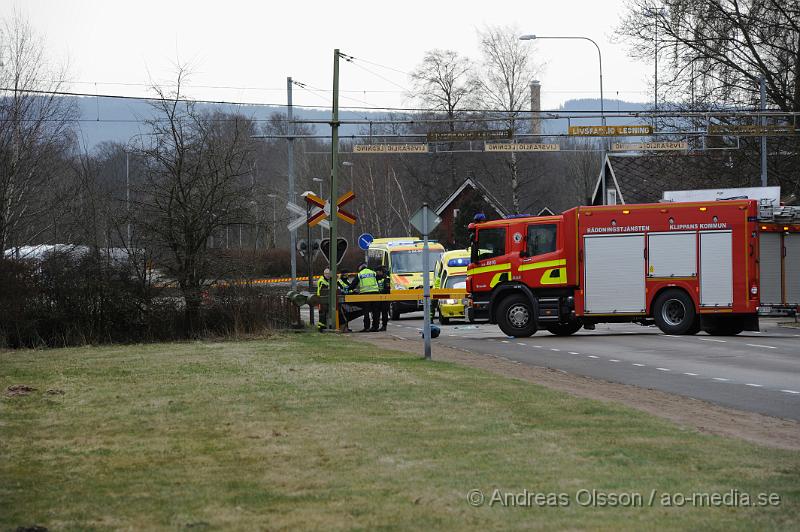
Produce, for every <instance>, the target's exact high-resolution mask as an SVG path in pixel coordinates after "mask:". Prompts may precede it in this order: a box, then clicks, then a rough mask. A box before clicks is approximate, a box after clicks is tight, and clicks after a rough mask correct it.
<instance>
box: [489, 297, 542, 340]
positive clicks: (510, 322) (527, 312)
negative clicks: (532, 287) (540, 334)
mask: <svg viewBox="0 0 800 532" xmlns="http://www.w3.org/2000/svg"><path fill="white" fill-rule="evenodd" d="M497 325H499V326H500V330H501V331H503V332H504V333H506V334H507V335H508V336H514V337H517V338H526V337H528V336H533V335H534V334H536V316H535V315H534V310H533V305H531V302H530V300H529V299H528V298H527V297H525V296H524V295H522V294H512V295H510V296H508V297H506V298H505V299H503V300H502V301H500V305H499V306H498V307H497Z"/></svg>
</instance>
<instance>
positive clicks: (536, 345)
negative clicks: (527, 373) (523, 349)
mask: <svg viewBox="0 0 800 532" xmlns="http://www.w3.org/2000/svg"><path fill="white" fill-rule="evenodd" d="M533 347H538V348H539V349H541V348H542V346H540V345H535V346H533Z"/></svg>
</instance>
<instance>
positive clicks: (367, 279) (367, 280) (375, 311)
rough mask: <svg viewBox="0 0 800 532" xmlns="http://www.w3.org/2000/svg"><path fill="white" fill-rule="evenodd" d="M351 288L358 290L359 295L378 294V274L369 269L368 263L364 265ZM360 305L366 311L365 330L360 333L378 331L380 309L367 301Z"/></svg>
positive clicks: (360, 267)
mask: <svg viewBox="0 0 800 532" xmlns="http://www.w3.org/2000/svg"><path fill="white" fill-rule="evenodd" d="M350 288H351V289H352V290H353V291H356V290H357V291H358V293H359V294H378V293H379V292H380V287H379V286H378V274H377V273H376V272H375V270H372V269H370V268H369V267H367V264H366V263H362V264H361V265H360V266H359V267H358V275H356V277H355V278H354V279H353V283H352V284H351V285H350ZM360 305H361V308H363V309H364V328H363V329H362V330H361V331H359V332H368V331H377V330H378V326H379V324H378V318H379V313H380V307H379V306H378V305H377V303H374V302H372V301H365V302H363V303H360Z"/></svg>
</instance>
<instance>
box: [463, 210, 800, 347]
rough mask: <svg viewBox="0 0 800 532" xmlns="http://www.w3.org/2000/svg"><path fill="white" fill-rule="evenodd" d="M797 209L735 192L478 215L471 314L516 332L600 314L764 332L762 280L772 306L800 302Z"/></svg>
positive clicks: (604, 318) (597, 319) (569, 327)
mask: <svg viewBox="0 0 800 532" xmlns="http://www.w3.org/2000/svg"><path fill="white" fill-rule="evenodd" d="M789 215H790V218H791V222H792V223H789V222H786V221H781V220H780V219H776V218H775V217H774V216H773V217H772V219H767V218H764V217H762V216H760V213H759V204H758V202H757V201H756V200H733V201H711V202H691V203H655V204H641V205H614V206H597V207H576V208H574V209H570V210H568V211H565V212H564V213H563V214H561V215H558V216H523V217H512V218H506V219H502V220H493V221H489V222H477V223H473V224H470V226H469V227H470V232H471V238H472V246H471V249H472V257H471V264H470V266H469V269H468V271H467V275H468V277H467V299H466V300H465V304H466V306H467V308H468V316H469V317H471V318H488V319H489V321H490V322H491V323H497V324H498V325H499V326H500V328H501V329H502V330H503V332H504V333H506V334H507V335H509V336H515V337H525V336H530V335H532V334H534V333H535V332H536V331H537V330H538V329H540V328H544V329H546V330H548V331H550V332H551V333H553V334H556V335H569V334H573V333H575V332H576V331H578V330H579V329H580V328H581V327H584V328H587V329H593V328H594V326H595V324H597V323H603V322H606V323H607V322H638V323H641V324H651V323H653V322H655V324H656V325H657V326H658V327H659V328H660V329H661V330H662V331H663V332H665V333H667V334H695V333H697V332H699V331H700V330H705V331H706V332H708V333H709V334H713V335H733V334H738V333H740V332H741V331H744V330H748V331H755V330H758V312H759V307H760V306H761V305H762V298H761V295H762V289H766V291H767V292H769V294H768V296H769V297H768V299H770V300H771V301H767V300H765V301H764V304H767V303H770V304H771V306H772V307H781V308H784V309H787V310H793V311H796V309H797V307H798V305H800V217H797V216H796V213H794V212H790V213H789ZM795 218H798V219H795ZM765 283H766V284H768V285H769V286H766V284H765Z"/></svg>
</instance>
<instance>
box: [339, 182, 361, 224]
mask: <svg viewBox="0 0 800 532" xmlns="http://www.w3.org/2000/svg"><path fill="white" fill-rule="evenodd" d="M355 197H356V195H355V193H354V192H353V191H352V190H351V191H349V192H345V193H344V194H342V195H341V196H339V199H338V200H336V216H338V217H339V218H341V219H342V220H344V221H345V222H347V223H349V224H351V225H354V224H355V223H356V220H357V219H358V218H356V217H355V215H354V214H352V213H350V212H348V211H346V210H344V209H343V208H342V206H344V205H347V204H348V203H350V202H351V201H353V199H355Z"/></svg>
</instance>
